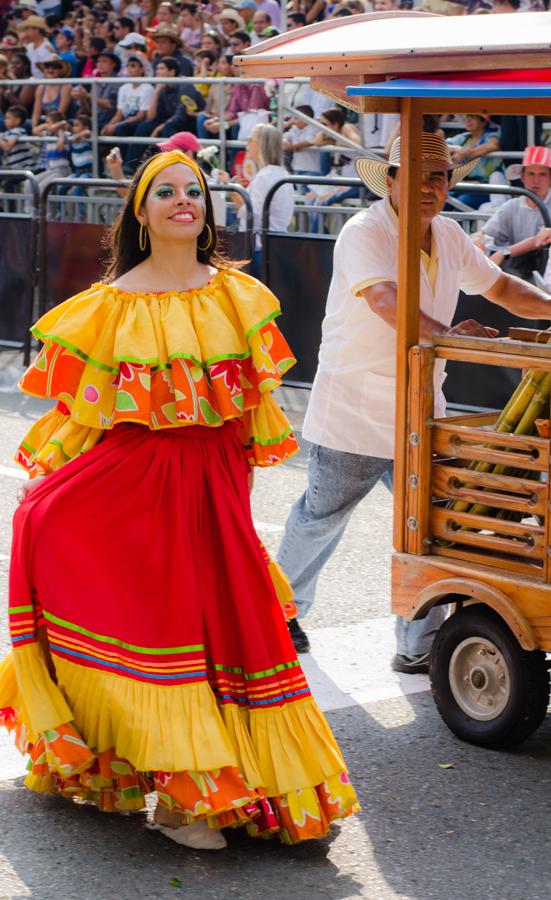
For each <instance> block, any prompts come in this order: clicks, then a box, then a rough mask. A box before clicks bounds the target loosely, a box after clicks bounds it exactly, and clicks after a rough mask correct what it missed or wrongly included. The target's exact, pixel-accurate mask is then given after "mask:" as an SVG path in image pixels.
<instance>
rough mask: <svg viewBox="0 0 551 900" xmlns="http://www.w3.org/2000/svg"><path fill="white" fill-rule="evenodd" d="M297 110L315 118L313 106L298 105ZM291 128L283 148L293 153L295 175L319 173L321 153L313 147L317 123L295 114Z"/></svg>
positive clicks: (286, 134) (285, 136)
mask: <svg viewBox="0 0 551 900" xmlns="http://www.w3.org/2000/svg"><path fill="white" fill-rule="evenodd" d="M297 112H300V113H302V114H303V115H305V116H308V117H309V118H310V119H313V118H314V111H313V109H312V107H311V106H307V105H304V106H297ZM289 124H290V126H291V127H290V128H289V129H288V130H287V131H286V132H285V135H284V138H283V149H284V150H287V151H290V152H291V153H292V154H293V159H292V169H293V172H294V174H295V175H319V174H320V153H319V150H315V149H312V148H313V147H314V145H315V141H316V135H317V134H318V129H317V128H316V126H315V125H309V124H308V123H307V122H305V121H304V120H303V119H301V118H300V117H299V116H293V117H292V118H291V119H290V120H289Z"/></svg>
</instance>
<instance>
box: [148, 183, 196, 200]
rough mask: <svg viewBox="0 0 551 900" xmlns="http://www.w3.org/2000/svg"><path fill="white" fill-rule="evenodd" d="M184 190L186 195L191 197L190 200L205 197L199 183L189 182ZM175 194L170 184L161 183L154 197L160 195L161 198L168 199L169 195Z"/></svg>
mask: <svg viewBox="0 0 551 900" xmlns="http://www.w3.org/2000/svg"><path fill="white" fill-rule="evenodd" d="M184 192H185V195H186V197H189V198H190V200H200V199H202V197H203V191H202V189H201V186H200V185H198V184H188V185H187V186H186V187H185V188H184ZM174 194H175V190H174V188H173V187H172V185H170V184H162V185H160V186H159V187H158V188H157V189H156V190H155V192H154V194H153V196H154V197H159V198H160V199H161V200H166V199H168V198H169V197H173V196H174Z"/></svg>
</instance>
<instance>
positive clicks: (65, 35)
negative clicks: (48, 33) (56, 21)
mask: <svg viewBox="0 0 551 900" xmlns="http://www.w3.org/2000/svg"><path fill="white" fill-rule="evenodd" d="M74 42H75V35H74V32H73V31H72V29H71V28H60V29H59V31H58V32H57V33H56V36H55V41H54V43H55V48H56V51H57V54H58V56H59V57H60V59H63V60H65V62H68V63H69V65H70V66H71V73H70V74H71V75H74V76H78V73H79V71H80V63H79V61H78V59H77V58H76V55H75V51H74V50H73V44H74Z"/></svg>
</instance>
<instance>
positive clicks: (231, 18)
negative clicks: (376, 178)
mask: <svg viewBox="0 0 551 900" xmlns="http://www.w3.org/2000/svg"><path fill="white" fill-rule="evenodd" d="M548 2H549V0H288V2H286V3H285V2H284V3H283V4H282V2H279V0H208V2H206V0H205V2H201V0H87V2H83V0H0V79H6V80H8V83H7V84H4V85H0V151H1V154H2V155H1V165H2V167H3V168H8V169H9V168H13V169H17V168H19V169H20V168H22V167H24V168H27V169H28V168H30V169H32V170H33V171H34V172H35V173H37V175H38V177H39V180H40V181H41V182H45V181H47V180H48V179H50V178H52V177H56V178H57V177H60V175H61V174H72V175H76V176H78V177H79V178H83V179H84V178H86V177H88V176H89V175H91V173H92V169H93V165H92V164H93V152H92V148H93V145H92V137H93V129H94V127H97V134H98V135H100V136H101V137H103V138H104V139H105V140H104V141H103V142H102V143H101V144H100V154H101V159H100V163H101V172H100V174H107V175H113V174H114V172H118V173H120V174H121V175H125V176H129V175H132V174H133V172H134V171H135V170H136V168H137V166H138V165H139V163H140V161H141V160H142V159H143V157H144V154H148V153H149V152H151V149H150V147H151V145H148V144H147V143H144V141H143V139H144V138H151V139H152V140H153V139H155V141H157V140H158V141H162V140H167V139H169V138H170V137H171V136H173V135H175V134H181V133H187V134H190V135H192V136H193V139H194V140H196V139H197V138H198V139H199V141H201V142H203V143H204V144H205V143H208V142H209V141H213V140H219V139H220V138H221V137H223V134H222V132H224V134H225V137H226V139H228V140H232V141H238V142H241V144H244V143H246V142H247V141H248V140H249V139H251V140H250V141H249V143H248V144H247V148H246V151H245V150H241V151H238V150H236V149H232V150H230V151H229V153H228V156H227V160H226V163H227V164H226V168H227V169H228V171H229V174H230V175H231V177H232V180H240V181H241V182H242V183H243V184H245V185H247V184H249V183H250V182H251V181H252V179H253V178H254V176H255V174H256V173H257V172H259V171H260V168H261V167H262V165H268V166H272V167H273V168H278V167H279V165H280V163H279V162H278V163H277V165H275V164H274V163H273V162H270V163H268V164H266V162H265V161H264V164H263V163H262V162H261V159H262V155H261V154H260V153H259V152H257V151H256V150H255V146H254V145H255V137H254V135H255V134H257V132H255V129H256V128H257V127H258V126H268V125H271V126H277V127H278V128H279V138H280V143H281V141H282V143H281V153H282V154H283V155H282V158H281V165H283V166H284V167H285V169H286V170H287V171H290V172H293V173H296V174H301V175H302V174H304V175H311V176H312V177H313V176H317V177H319V176H324V175H328V174H339V175H343V176H349V175H350V176H353V175H354V174H355V172H354V160H355V157H356V156H357V155H358V153H361V150H360V149H359V148H360V147H362V146H364V147H370V148H371V147H377V148H383V149H382V151H381V152H384V148H385V146H387V147H388V146H389V144H390V142H391V140H392V138H393V137H394V136H395V134H396V131H397V126H396V122H395V119H394V117H392V116H375V115H373V116H369V115H366V116H363V117H362V120H361V121H359V120H358V117H357V116H355V115H354V114H353V113H352V112H351V111H349V110H345V109H344V108H342V107H338V106H336V105H335V104H334V103H333V102H332V101H330V100H328V99H327V98H326V97H323V96H321V95H320V94H316V93H315V92H313V91H312V90H311V89H310V88H309V87H308V86H307V85H301V86H299V87H297V86H293V85H291V86H289V88H288V90H287V89H286V90H287V93H286V96H285V103H286V105H288V106H292V107H293V108H294V109H295V110H296V113H295V115H293V116H291V117H287V118H285V119H284V121H283V125H281V119H280V118H278V116H277V92H276V91H275V89H274V86H273V84H271V83H270V82H266V83H256V84H245V83H234V84H231V83H230V84H228V83H221V84H217V83H216V82H214V83H201V82H200V81H198V80H196V81H194V82H193V83H192V82H191V81H190V82H186V83H182V82H180V81H176V80H175V79H177V78H178V76H180V77H182V76H183V77H188V78H194V79H201V78H212V79H217V78H231V77H233V76H235V75H238V74H239V73H238V72H237V71H236V69H235V67H234V64H233V58H234V56H236V55H239V54H241V53H242V52H243V51H244V50H246V49H247V48H248V47H250V46H251V45H255V44H257V43H258V42H259V41H262V40H265V39H266V38H269V37H273V36H275V35H277V34H279V33H280V31H282V30H292V29H297V28H301V27H303V26H305V25H308V24H311V23H314V22H319V21H321V20H323V19H327V18H332V17H340V16H349V15H356V14H359V13H364V12H372V11H375V12H383V11H388V10H393V9H400V8H401V9H411V8H413V7H415V8H416V9H421V10H428V11H430V12H435V13H439V14H444V15H450V14H451V15H483V14H491V13H492V12H500V13H503V12H506V13H515V12H517V11H519V10H522V11H524V10H540V9H546V8H547V6H548ZM152 76H155V77H157V78H161V79H163V80H162V82H161V83H148V82H147V81H145V82H144V81H142V82H136V81H133V80H132V79H134V78H145V79H148V78H151V77H152ZM71 77H72V78H75V77H86V78H90V79H96V78H97V79H98V83H97V85H96V86H95V90H96V96H97V123H95V125H93V124H92V122H93V109H92V102H91V91H90V86H89V85H86V86H84V85H72V84H71V83H70V81H69V80H68V81H67V82H66V83H63V82H64V80H65V79H70V78H71ZM37 78H41V79H52V84H48V83H45V84H41V85H37V84H34V83H33V82H34V80H36V79H37ZM106 78H109V79H112V80H111V82H106V81H104V80H103V79H106ZM16 79H27V83H26V84H23V85H21V84H13V85H11V84H10V83H9V81H11V80H16ZM60 80H61V83H60ZM222 110H223V113H222ZM456 124H458V123H456ZM459 124H460V126H461V127H460V130H459V133H457V129H456V132H455V134H454V133H453V132H452V131H447V132H446V136H447V137H448V138H449V141H450V145H451V151H452V155H453V157H454V159H455V161H457V162H460V161H462V160H464V159H469V158H472V157H473V156H476V157H479V159H480V161H479V163H478V165H477V167H476V169H475V170H474V171H473V173H472V174H471V176H470V180H471V181H473V182H477V181H478V182H485V183H487V182H494V183H495V182H500V181H501V182H502V183H505V182H506V181H507V165H506V161H504V160H503V159H501V158H500V157H499V155H498V154H499V151H505V150H515V151H520V150H523V149H524V147H525V146H526V143H527V134H526V122H525V120H524V119H523V118H522V117H503V118H502V121H491V120H489V119H488V118H487V117H486V116H482V115H480V116H476V115H472V116H467V117H465V119H464V120H462V121H461V122H460V123H459ZM541 124H542V123H541V121H540V120H538V121H537V123H536V129H537V133H536V143H538V144H540V143H542V141H541V140H540V135H541ZM320 126H321V127H320ZM440 126H441V123H438V122H436V123H435V126H434V127H435V128H438V127H440ZM33 137H34V138H42V139H43V140H42V141H40V142H38V141H35V142H33V140H32V138H33ZM264 137H266V135H265V136H264ZM133 138H136V139H137V140H135V141H134V140H132V139H133ZM257 143H258V145H259V146H260V142H259V141H258V142H257ZM114 145H117V147H118V149H117V151H116V152H113V153H110V152H109V151H110V149H111V147H113V146H114ZM353 145H355V146H356V147H357V148H358V149H356V150H355V149H354V146H353ZM264 146H265V147H266V148H267V152H268V150H269V157H270V160H272V159H277V160H279V153H280V151H279V150H278V151H277V152H276V149H274V148H275V139H274V138H273V134H272V135H271V137H269V138H266V140H265V141H264ZM339 146H340V147H342V150H341V151H340V152H336V151H335V149H334V148H335V147H339ZM326 148H333V149H329V150H326ZM274 177H275V175H274ZM279 177H280V176H279ZM267 178H268V173H267V172H264V173H263V176H262V181H263V182H265V181H266V179H267ZM257 189H258V184H257ZM257 192H258V190H257ZM300 193H302V194H304V195H306V202H308V199H309V200H311V202H313V203H316V204H321V205H333V204H340V203H342V202H346V201H347V200H353V199H354V198H356V197H357V196H358V192H357V189H356V188H348V189H346V190H344V191H343V190H336V189H333V188H331V189H329V188H328V187H324V186H323V185H322V186H319V185H315V184H313V185H311V187H310V189H309V188H308V187H307V186H304V187H301V188H300ZM304 199H305V198H304V197H303V198H302V200H303V201H304ZM459 199H460V200H461V201H462V202H463V203H465V204H467V205H468V206H470V207H472V208H477V207H478V206H480V204H481V203H484V202H487V201H488V200H489V197H488V195H480V194H477V193H475V192H472V193H471V192H469V191H466V192H465V193H464V194H463V195H462V196H461V197H460V198H459ZM311 221H312V222H314V221H315V220H314V218H312V220H311Z"/></svg>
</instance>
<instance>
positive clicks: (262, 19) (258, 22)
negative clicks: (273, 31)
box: [251, 9, 272, 45]
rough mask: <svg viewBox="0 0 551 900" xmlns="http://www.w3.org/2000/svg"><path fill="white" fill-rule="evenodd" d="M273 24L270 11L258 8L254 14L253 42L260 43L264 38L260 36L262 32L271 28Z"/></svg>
mask: <svg viewBox="0 0 551 900" xmlns="http://www.w3.org/2000/svg"><path fill="white" fill-rule="evenodd" d="M271 24H272V18H271V16H270V14H269V13H267V12H264V10H262V9H257V11H256V12H255V14H254V16H253V30H252V32H251V44H253V45H254V44H258V43H259V42H260V41H261V40H262V38H261V37H260V34H261V32H263V31H264V29H265V28H269V27H270V25H271Z"/></svg>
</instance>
